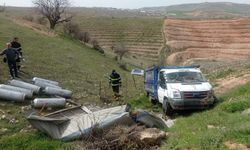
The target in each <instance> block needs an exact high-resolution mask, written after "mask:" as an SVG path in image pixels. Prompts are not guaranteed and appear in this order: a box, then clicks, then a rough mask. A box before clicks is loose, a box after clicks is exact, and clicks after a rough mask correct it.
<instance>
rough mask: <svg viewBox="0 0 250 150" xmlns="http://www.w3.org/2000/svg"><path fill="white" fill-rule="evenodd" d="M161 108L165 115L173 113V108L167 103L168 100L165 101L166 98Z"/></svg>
mask: <svg viewBox="0 0 250 150" xmlns="http://www.w3.org/2000/svg"><path fill="white" fill-rule="evenodd" d="M162 109H163V112H164V114H165V115H167V116H172V115H173V114H174V110H173V108H172V107H171V105H170V104H169V102H168V101H167V99H164V102H163V105H162Z"/></svg>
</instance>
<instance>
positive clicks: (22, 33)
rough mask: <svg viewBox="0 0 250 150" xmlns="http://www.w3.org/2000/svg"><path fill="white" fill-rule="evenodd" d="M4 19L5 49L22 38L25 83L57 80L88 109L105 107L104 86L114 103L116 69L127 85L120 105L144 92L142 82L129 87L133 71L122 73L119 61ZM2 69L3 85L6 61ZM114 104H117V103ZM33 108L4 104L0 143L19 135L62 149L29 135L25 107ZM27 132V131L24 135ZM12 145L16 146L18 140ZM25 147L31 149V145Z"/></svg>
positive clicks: (0, 28)
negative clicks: (112, 81) (112, 75)
mask: <svg viewBox="0 0 250 150" xmlns="http://www.w3.org/2000/svg"><path fill="white" fill-rule="evenodd" d="M0 19H1V22H0V43H2V44H1V49H4V48H5V43H6V42H8V41H10V40H11V39H12V37H13V36H18V37H19V38H20V41H21V43H22V44H23V46H22V47H23V53H24V57H25V62H23V65H24V67H23V69H22V72H21V73H20V75H19V76H20V77H21V80H25V81H29V82H30V81H31V79H32V77H34V76H38V77H43V78H48V79H51V80H56V81H58V82H60V84H61V86H62V87H65V88H66V89H69V90H72V91H73V100H74V101H76V102H79V103H82V104H84V105H87V106H89V105H91V106H95V105H104V104H103V102H102V101H100V96H99V95H100V87H101V88H102V91H101V92H102V93H103V92H105V93H104V95H106V96H109V98H108V99H110V100H111V101H112V98H111V97H112V96H111V89H110V88H109V85H108V75H109V74H110V73H111V71H112V69H116V70H117V71H118V72H119V73H120V74H121V77H122V82H123V87H122V94H123V98H122V100H121V101H120V102H119V103H126V100H127V99H130V98H131V97H135V96H136V95H138V94H139V93H140V92H141V91H140V86H139V85H140V84H141V83H142V82H141V80H140V79H137V80H136V82H137V85H138V87H137V88H135V87H134V86H129V87H128V83H132V82H133V79H132V77H131V75H130V72H127V71H123V70H121V69H120V68H119V66H118V65H117V62H116V61H115V60H113V59H111V58H108V57H105V56H103V55H102V54H100V53H98V52H97V51H95V50H94V49H91V48H87V47H85V46H83V45H82V44H81V43H80V42H78V41H74V40H72V39H70V38H68V37H65V36H64V35H60V34H59V35H56V36H47V35H44V34H40V33H39V32H36V31H34V30H33V29H30V28H27V27H23V26H20V25H17V24H15V23H13V22H12V21H11V20H8V19H7V18H6V17H5V16H3V15H1V14H0ZM0 69H1V72H0V76H1V80H0V82H1V83H6V82H7V81H8V80H9V79H10V77H9V74H8V69H7V66H6V64H4V63H3V62H2V61H1V65H0ZM100 85H101V86H100ZM113 104H114V105H117V103H116V102H114V103H113ZM29 105H30V102H29V101H27V102H26V103H24V104H16V103H11V102H8V101H2V100H1V101H0V110H1V111H0V115H1V117H0V118H1V119H0V143H1V142H2V139H3V138H4V139H6V138H9V137H10V138H9V139H8V140H7V141H8V142H11V141H12V140H14V138H15V137H14V138H12V137H11V136H10V135H13V134H17V136H21V137H25V138H26V139H30V140H31V139H32V141H33V142H32V143H37V144H38V145H39V144H40V145H41V146H42V147H50V146H52V147H54V148H55V147H56V146H60V145H61V144H62V143H61V142H58V141H51V140H50V139H48V138H47V137H46V136H44V135H41V134H40V133H37V132H34V131H32V132H30V131H28V133H26V129H27V127H28V122H27V121H26V119H25V117H24V116H25V114H26V112H24V111H23V108H26V107H27V106H29ZM104 107H105V106H104ZM106 107H107V106H106ZM2 112H8V114H7V117H10V118H14V119H15V120H18V123H13V124H12V123H9V121H8V119H2V115H3V114H2ZM5 129H6V131H5ZM21 130H22V131H21ZM23 130H25V131H24V132H23ZM18 140H19V139H18ZM12 142H14V143H15V140H14V141H12ZM4 143H7V142H6V141H5V142H4ZM14 143H12V144H14ZM21 143H25V142H21ZM9 144H10V143H9ZM12 144H10V145H12ZM37 144H35V145H33V148H31V149H37V148H38V147H39V146H38V145H37ZM0 145H2V144H0ZM19 146H21V145H19ZM24 147H27V145H26V146H24ZM31 147H32V146H31ZM2 148H3V147H2ZM2 148H0V149H2ZM13 148H14V149H15V147H12V148H9V149H13ZM4 149H5V148H4ZM7 149H8V148H7ZM45 149H46V148H45ZM47 149H48V148H47ZM49 149H50V148H49Z"/></svg>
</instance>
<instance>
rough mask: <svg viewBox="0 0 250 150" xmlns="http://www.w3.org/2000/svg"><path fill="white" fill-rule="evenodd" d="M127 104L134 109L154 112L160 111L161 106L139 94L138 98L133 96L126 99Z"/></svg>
mask: <svg viewBox="0 0 250 150" xmlns="http://www.w3.org/2000/svg"><path fill="white" fill-rule="evenodd" d="M128 105H129V106H130V107H131V108H130V109H131V110H132V111H133V110H136V109H144V110H149V111H154V112H161V111H162V110H161V107H160V106H159V105H153V104H152V103H151V102H150V101H149V98H148V97H146V96H141V97H139V98H134V99H131V100H129V101H128Z"/></svg>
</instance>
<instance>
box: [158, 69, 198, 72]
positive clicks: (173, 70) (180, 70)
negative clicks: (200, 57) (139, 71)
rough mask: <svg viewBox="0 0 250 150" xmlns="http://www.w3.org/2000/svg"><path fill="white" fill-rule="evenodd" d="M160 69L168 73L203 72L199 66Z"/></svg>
mask: <svg viewBox="0 0 250 150" xmlns="http://www.w3.org/2000/svg"><path fill="white" fill-rule="evenodd" d="M160 71H164V72H166V73H172V72H201V70H200V69H199V68H180V69H165V68H163V69H161V70H160Z"/></svg>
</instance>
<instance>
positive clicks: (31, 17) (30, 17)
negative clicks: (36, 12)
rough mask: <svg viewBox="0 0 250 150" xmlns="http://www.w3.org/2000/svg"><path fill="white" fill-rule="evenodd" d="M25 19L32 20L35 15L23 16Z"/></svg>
mask: <svg viewBox="0 0 250 150" xmlns="http://www.w3.org/2000/svg"><path fill="white" fill-rule="evenodd" d="M23 19H24V20H27V21H30V22H33V21H34V17H33V16H23Z"/></svg>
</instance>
